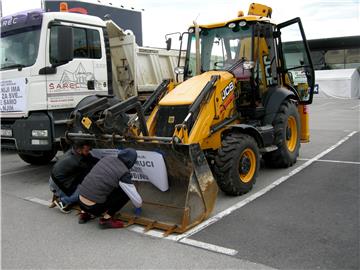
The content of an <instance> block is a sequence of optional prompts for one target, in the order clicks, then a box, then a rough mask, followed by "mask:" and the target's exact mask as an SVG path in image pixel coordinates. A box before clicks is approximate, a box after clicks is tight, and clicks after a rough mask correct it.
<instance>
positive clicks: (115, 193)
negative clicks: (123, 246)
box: [79, 148, 142, 229]
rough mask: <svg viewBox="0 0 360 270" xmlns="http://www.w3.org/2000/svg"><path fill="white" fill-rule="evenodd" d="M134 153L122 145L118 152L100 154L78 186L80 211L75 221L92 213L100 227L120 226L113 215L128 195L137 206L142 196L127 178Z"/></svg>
mask: <svg viewBox="0 0 360 270" xmlns="http://www.w3.org/2000/svg"><path fill="white" fill-rule="evenodd" d="M136 159H137V153H136V151H135V150H134V149H131V148H126V149H123V150H120V151H119V154H118V156H105V157H103V158H102V159H101V160H100V161H99V162H98V163H97V164H96V165H95V166H94V167H93V168H92V170H91V171H90V173H89V174H88V175H87V176H86V177H85V179H84V181H83V182H82V183H81V184H80V186H79V194H80V195H79V202H80V208H81V209H82V213H81V214H80V217H79V223H85V222H87V221H88V220H90V219H91V218H92V216H96V217H100V216H102V217H101V218H100V219H99V226H100V228H103V229H105V228H122V227H123V223H122V222H121V221H120V220H117V219H115V218H113V216H114V215H115V214H116V212H118V211H119V210H120V209H121V208H122V207H123V206H124V205H125V204H126V203H127V202H128V201H129V199H131V201H132V203H133V204H134V205H135V207H136V208H140V207H141V204H142V199H141V197H140V195H139V193H138V192H137V191H136V188H135V186H134V184H133V183H132V180H131V174H130V171H129V170H130V169H131V168H132V166H133V165H134V164H135V162H136Z"/></svg>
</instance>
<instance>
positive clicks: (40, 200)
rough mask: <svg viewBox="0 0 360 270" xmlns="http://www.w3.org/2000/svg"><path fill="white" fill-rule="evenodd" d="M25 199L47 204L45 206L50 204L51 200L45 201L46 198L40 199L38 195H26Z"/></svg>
mask: <svg viewBox="0 0 360 270" xmlns="http://www.w3.org/2000/svg"><path fill="white" fill-rule="evenodd" d="M24 200H26V201H30V202H34V203H39V204H41V205H45V206H49V205H50V201H45V200H42V199H39V198H36V197H26V198H24Z"/></svg>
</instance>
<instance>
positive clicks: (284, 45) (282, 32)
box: [276, 18, 315, 104]
mask: <svg viewBox="0 0 360 270" xmlns="http://www.w3.org/2000/svg"><path fill="white" fill-rule="evenodd" d="M276 36H277V47H278V54H279V66H280V70H281V80H282V83H283V85H285V86H287V87H288V88H290V89H291V90H292V91H294V92H295V93H296V95H297V96H298V97H299V100H300V103H301V104H311V103H312V99H313V92H314V85H315V73H314V67H313V64H312V61H311V56H310V50H309V46H308V43H307V40H306V36H305V32H304V29H303V26H302V23H301V20H300V18H295V19H292V20H290V21H286V22H284V23H281V24H279V25H278V26H277V35H276Z"/></svg>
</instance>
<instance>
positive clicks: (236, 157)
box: [214, 133, 260, 196]
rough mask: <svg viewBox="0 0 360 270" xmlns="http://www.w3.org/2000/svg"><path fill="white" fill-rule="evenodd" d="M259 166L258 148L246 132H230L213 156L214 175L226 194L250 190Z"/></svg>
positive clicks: (238, 193) (235, 194)
mask: <svg viewBox="0 0 360 270" xmlns="http://www.w3.org/2000/svg"><path fill="white" fill-rule="evenodd" d="M259 167H260V160H259V148H258V145H257V143H256V141H255V140H254V138H252V137H251V136H249V135H247V134H236V133H235V134H230V135H228V136H226V138H225V139H224V140H223V142H222V147H221V148H220V149H219V151H218V154H217V156H216V157H215V167H214V172H215V177H216V181H217V183H218V185H219V187H220V189H221V190H222V191H223V192H225V193H226V194H228V195H233V196H237V195H241V194H244V193H247V192H248V191H250V190H251V188H252V186H253V185H254V183H255V180H256V176H257V173H258V170H259Z"/></svg>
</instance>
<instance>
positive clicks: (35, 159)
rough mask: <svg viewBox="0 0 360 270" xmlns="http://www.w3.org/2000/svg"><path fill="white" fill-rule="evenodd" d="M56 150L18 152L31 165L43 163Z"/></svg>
mask: <svg viewBox="0 0 360 270" xmlns="http://www.w3.org/2000/svg"><path fill="white" fill-rule="evenodd" d="M56 153H57V150H50V151H41V152H20V153H18V155H19V157H20V158H21V159H22V160H23V161H25V162H26V163H29V164H31V165H45V164H48V163H50V161H51V160H52V159H53V158H54V157H55V155H56Z"/></svg>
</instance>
